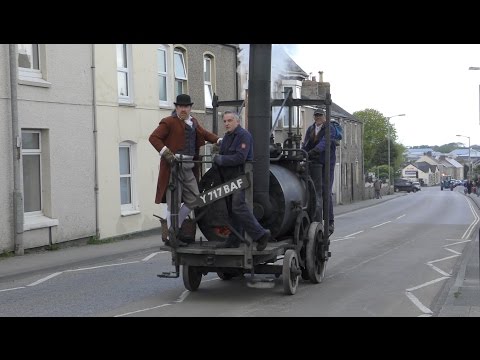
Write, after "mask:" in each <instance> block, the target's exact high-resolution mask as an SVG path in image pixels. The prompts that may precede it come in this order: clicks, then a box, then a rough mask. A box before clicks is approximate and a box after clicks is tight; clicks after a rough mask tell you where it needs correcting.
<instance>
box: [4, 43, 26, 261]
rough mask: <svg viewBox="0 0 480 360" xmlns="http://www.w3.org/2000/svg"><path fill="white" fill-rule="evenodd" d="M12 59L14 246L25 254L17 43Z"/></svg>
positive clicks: (12, 52)
mask: <svg viewBox="0 0 480 360" xmlns="http://www.w3.org/2000/svg"><path fill="white" fill-rule="evenodd" d="M8 52H9V60H10V107H11V112H12V144H13V174H14V175H13V220H14V221H13V222H14V226H15V230H14V233H13V246H14V249H15V255H23V254H24V248H23V223H24V208H23V184H22V181H21V180H22V174H21V169H22V167H21V165H22V163H21V161H22V151H21V150H22V137H21V136H20V131H19V127H18V96H17V87H18V79H17V59H16V55H17V45H16V44H9V45H8Z"/></svg>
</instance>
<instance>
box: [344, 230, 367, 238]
mask: <svg viewBox="0 0 480 360" xmlns="http://www.w3.org/2000/svg"><path fill="white" fill-rule="evenodd" d="M362 232H363V230H360V231H357V232H356V233H353V234H350V235H345V237H350V236H353V235H357V234H361V233H362Z"/></svg>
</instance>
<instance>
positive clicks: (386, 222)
mask: <svg viewBox="0 0 480 360" xmlns="http://www.w3.org/2000/svg"><path fill="white" fill-rule="evenodd" d="M389 222H392V221H390V220H389V221H385V222H384V223H381V224H378V225H375V226H372V229H374V228H376V227H379V226H382V225H385V224H388V223H389Z"/></svg>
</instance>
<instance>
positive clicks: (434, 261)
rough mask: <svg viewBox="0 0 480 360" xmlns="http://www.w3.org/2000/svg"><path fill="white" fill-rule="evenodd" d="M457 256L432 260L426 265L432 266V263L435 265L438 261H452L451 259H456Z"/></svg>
mask: <svg viewBox="0 0 480 360" xmlns="http://www.w3.org/2000/svg"><path fill="white" fill-rule="evenodd" d="M457 256H458V255H452V256H447V257H444V258H441V259H437V260H432V261H429V262H427V265H429V264H433V263H436V262H439V261H443V260H448V259H453V258H455V257H457Z"/></svg>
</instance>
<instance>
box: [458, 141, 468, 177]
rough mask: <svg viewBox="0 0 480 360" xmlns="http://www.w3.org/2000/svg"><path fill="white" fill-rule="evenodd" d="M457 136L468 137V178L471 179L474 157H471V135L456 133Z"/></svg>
mask: <svg viewBox="0 0 480 360" xmlns="http://www.w3.org/2000/svg"><path fill="white" fill-rule="evenodd" d="M456 136H460V137H466V138H468V176H467V178H468V180H471V179H472V158H471V157H470V136H466V135H456Z"/></svg>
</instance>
